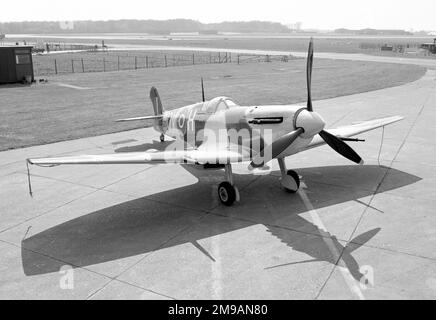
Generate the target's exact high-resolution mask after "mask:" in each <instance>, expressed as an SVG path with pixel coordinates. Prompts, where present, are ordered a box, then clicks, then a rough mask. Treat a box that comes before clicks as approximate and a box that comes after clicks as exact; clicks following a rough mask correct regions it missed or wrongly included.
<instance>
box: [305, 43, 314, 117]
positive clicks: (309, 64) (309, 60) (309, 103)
mask: <svg viewBox="0 0 436 320" xmlns="http://www.w3.org/2000/svg"><path fill="white" fill-rule="evenodd" d="M312 68H313V38H310V43H309V50H308V53H307V68H306V78H307V110H308V111H310V112H312V111H313V107H312Z"/></svg>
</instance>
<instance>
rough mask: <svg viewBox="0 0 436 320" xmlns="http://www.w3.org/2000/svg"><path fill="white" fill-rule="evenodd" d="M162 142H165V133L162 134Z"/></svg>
mask: <svg viewBox="0 0 436 320" xmlns="http://www.w3.org/2000/svg"><path fill="white" fill-rule="evenodd" d="M160 142H165V135H164V134H163V133H162V134H161V135H160Z"/></svg>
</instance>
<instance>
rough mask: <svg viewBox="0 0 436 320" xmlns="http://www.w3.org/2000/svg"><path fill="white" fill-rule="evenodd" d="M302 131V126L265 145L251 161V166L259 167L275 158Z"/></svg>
mask: <svg viewBox="0 0 436 320" xmlns="http://www.w3.org/2000/svg"><path fill="white" fill-rule="evenodd" d="M303 132H304V129H303V128H298V129H297V130H295V131H292V132H289V133H288V134H285V135H284V136H282V137H281V138H279V139H277V140H275V141H274V142H273V143H271V144H270V145H268V146H266V147H265V148H264V149H263V150H262V151H261V152H260V153H259V154H258V155H257V156H256V157H255V158H254V159H253V161H252V162H251V164H250V165H251V167H252V168H261V167H263V166H264V165H265V164H266V163H268V162H269V161H271V160H272V159H274V158H276V157H277V156H278V155H279V154H281V153H282V152H283V151H285V150H286V149H287V148H288V147H289V146H290V145H291V144H292V143H294V141H295V140H297V138H298V137H299V136H300V135H301V134H302V133H303Z"/></svg>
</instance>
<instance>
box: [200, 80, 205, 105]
mask: <svg viewBox="0 0 436 320" xmlns="http://www.w3.org/2000/svg"><path fill="white" fill-rule="evenodd" d="M201 97H202V98H203V102H205V101H206V98H205V97H204V83H203V77H201Z"/></svg>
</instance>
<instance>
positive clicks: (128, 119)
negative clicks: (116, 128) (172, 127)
mask: <svg viewBox="0 0 436 320" xmlns="http://www.w3.org/2000/svg"><path fill="white" fill-rule="evenodd" d="M162 117H163V115H161V114H160V115H157V116H147V117H137V118H127V119H118V120H116V121H115V122H129V121H139V120H155V119H162Z"/></svg>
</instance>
